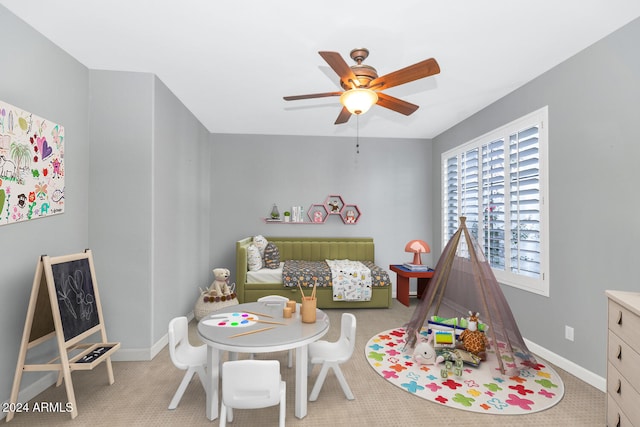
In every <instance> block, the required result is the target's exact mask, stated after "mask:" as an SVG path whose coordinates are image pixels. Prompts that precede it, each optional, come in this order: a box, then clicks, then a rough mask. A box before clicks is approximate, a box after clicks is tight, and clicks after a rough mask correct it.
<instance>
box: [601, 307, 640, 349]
mask: <svg viewBox="0 0 640 427" xmlns="http://www.w3.org/2000/svg"><path fill="white" fill-rule="evenodd" d="M609 330H611V331H612V332H613V333H614V334H616V335H617V336H619V337H620V338H622V340H623V341H624V342H626V343H627V344H629V345H630V346H632V347H634V348H640V316H638V315H636V314H634V313H632V312H631V311H629V310H627V309H626V308H624V307H622V306H621V305H620V304H618V303H616V302H614V301H612V300H609Z"/></svg>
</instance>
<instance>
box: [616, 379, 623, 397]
mask: <svg viewBox="0 0 640 427" xmlns="http://www.w3.org/2000/svg"><path fill="white" fill-rule="evenodd" d="M616 393H618V394H622V381H620V380H618V388H617V389H616Z"/></svg>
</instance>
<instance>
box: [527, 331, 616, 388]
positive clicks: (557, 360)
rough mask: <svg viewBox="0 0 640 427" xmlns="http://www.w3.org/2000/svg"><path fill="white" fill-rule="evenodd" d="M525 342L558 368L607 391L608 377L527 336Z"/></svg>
mask: <svg viewBox="0 0 640 427" xmlns="http://www.w3.org/2000/svg"><path fill="white" fill-rule="evenodd" d="M524 343H525V344H526V345H527V348H528V349H529V351H531V352H532V353H533V354H535V355H537V356H540V357H541V358H542V359H544V360H546V361H548V362H551V363H553V364H554V365H556V366H557V367H558V368H560V369H563V370H565V371H567V372H568V373H570V374H571V375H573V376H575V377H577V378H578V379H580V380H582V381H584V382H586V383H587V384H589V385H591V386H593V387H595V388H597V389H598V390H600V391H601V392H603V393H606V392H607V380H606V378H603V377H601V376H600V375H596V374H594V373H593V372H591V371H589V370H587V369H585V368H583V367H582V366H580V365H577V364H576V363H574V362H572V361H571V360H568V359H565V358H564V357H562V356H560V355H558V354H555V353H554V352H552V351H549V350H547V349H546V348H544V347H541V346H539V345H538V344H536V343H534V342H532V341H529V340H528V339H526V338H524Z"/></svg>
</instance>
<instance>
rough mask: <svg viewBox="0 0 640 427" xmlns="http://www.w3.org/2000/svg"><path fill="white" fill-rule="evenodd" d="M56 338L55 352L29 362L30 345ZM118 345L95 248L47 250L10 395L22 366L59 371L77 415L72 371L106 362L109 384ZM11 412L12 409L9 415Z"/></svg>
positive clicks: (13, 395) (10, 415)
mask: <svg viewBox="0 0 640 427" xmlns="http://www.w3.org/2000/svg"><path fill="white" fill-rule="evenodd" d="M94 334H99V341H97V342H96V341H95V340H90V342H86V341H85V342H83V341H84V340H85V339H86V338H89V337H90V336H92V335H94ZM53 338H55V340H56V342H57V344H58V350H59V356H58V357H57V358H55V359H53V360H51V361H49V362H46V363H27V351H28V350H29V349H31V348H33V347H35V346H37V345H40V344H42V343H44V342H47V341H48V340H49V339H53ZM119 348H120V343H119V342H108V341H107V333H106V330H105V327H104V321H103V319H102V306H101V304H100V297H99V295H98V285H97V281H96V275H95V270H94V267H93V256H92V254H91V251H90V250H88V249H87V250H85V252H84V253H79V254H72V255H65V256H60V257H49V256H47V255H43V256H42V257H41V258H40V259H39V260H38V264H37V265H36V273H35V277H34V279H33V285H32V289H31V298H30V300H29V306H28V308H27V318H26V321H25V327H24V331H23V334H22V343H21V345H20V352H19V354H18V363H17V366H16V374H15V377H14V380H13V387H12V389H11V400H10V401H11V403H12V404H15V403H16V402H17V399H18V393H19V391H20V382H21V380H22V374H23V372H29V371H58V372H59V376H58V383H57V385H60V384H61V383H62V382H63V381H64V384H65V388H66V390H67V399H68V403H69V404H70V405H71V408H72V409H71V418H75V417H76V416H77V415H78V409H77V407H76V399H75V392H74V390H73V384H72V378H71V372H73V371H76V370H91V369H93V368H94V367H95V366H97V365H98V364H100V363H102V362H104V363H105V364H106V366H107V377H108V380H109V384H113V382H114V378H113V367H112V365H111V355H112V354H113V353H114V352H115V351H117V350H118V349H119ZM13 407H15V405H10V406H9V408H13ZM13 416H14V412H13V411H11V410H9V412H8V413H7V418H6V420H7V421H10V420H11V419H12V418H13Z"/></svg>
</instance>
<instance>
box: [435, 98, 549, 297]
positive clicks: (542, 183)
mask: <svg viewBox="0 0 640 427" xmlns="http://www.w3.org/2000/svg"><path fill="white" fill-rule="evenodd" d="M547 120H548V108H547V107H544V108H542V109H541V110H538V111H536V112H534V113H532V114H529V115H527V116H526V117H523V118H521V119H519V120H516V121H514V122H512V123H509V124H508V125H506V126H504V127H502V128H500V129H497V130H495V131H493V132H490V133H488V134H486V135H484V136H481V137H480V138H477V139H475V140H473V141H470V142H468V143H466V144H464V145H461V146H459V147H457V148H455V149H453V150H450V151H448V152H446V153H443V155H442V183H443V208H444V212H443V220H444V223H443V228H442V230H443V236H442V237H443V247H444V245H446V243H447V242H448V241H449V239H451V236H453V234H454V233H455V231H456V230H457V229H458V225H459V217H461V216H464V217H466V218H467V219H466V224H467V229H468V230H469V233H470V234H472V235H473V237H474V238H475V239H476V240H477V241H478V243H479V245H480V246H481V247H482V248H483V250H484V256H485V257H486V258H487V260H488V261H489V263H490V265H491V267H492V269H493V272H494V274H495V276H496V278H497V279H498V281H499V282H500V283H503V284H505V285H509V286H514V287H516V288H520V289H525V290H528V291H531V292H534V293H537V294H540V295H545V296H549V273H548V268H549V250H548V232H549V231H548V230H549V222H548V207H547V204H546V196H547V188H548V184H547V182H548V181H547V166H546V165H547V146H548V126H547Z"/></svg>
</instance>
